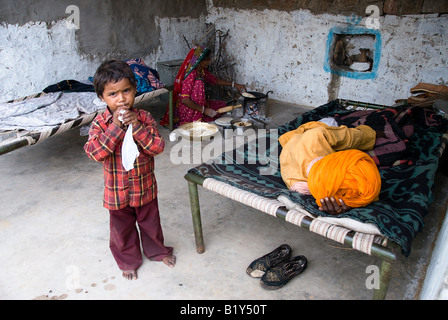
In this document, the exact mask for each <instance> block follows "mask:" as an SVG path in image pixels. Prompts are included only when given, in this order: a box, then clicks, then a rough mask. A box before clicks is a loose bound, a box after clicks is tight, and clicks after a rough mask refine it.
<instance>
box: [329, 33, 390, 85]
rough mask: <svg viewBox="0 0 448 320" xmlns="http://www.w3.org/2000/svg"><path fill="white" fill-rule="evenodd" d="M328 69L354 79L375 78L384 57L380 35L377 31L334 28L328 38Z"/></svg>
mask: <svg viewBox="0 0 448 320" xmlns="http://www.w3.org/2000/svg"><path fill="white" fill-rule="evenodd" d="M326 50H327V51H326V54H325V62H324V65H325V70H326V71H327V72H331V73H334V74H338V75H341V76H345V77H349V78H355V79H373V78H375V77H376V73H377V70H378V65H379V60H380V58H381V34H380V33H379V32H378V31H377V30H373V29H366V28H358V27H349V28H332V29H331V30H330V33H329V35H328V39H327V48H326Z"/></svg>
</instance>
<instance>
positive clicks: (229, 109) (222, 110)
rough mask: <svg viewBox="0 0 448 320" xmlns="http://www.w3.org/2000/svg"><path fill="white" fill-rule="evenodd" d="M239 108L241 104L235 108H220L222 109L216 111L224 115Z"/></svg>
mask: <svg viewBox="0 0 448 320" xmlns="http://www.w3.org/2000/svg"><path fill="white" fill-rule="evenodd" d="M241 107H242V105H241V104H239V105H236V106H228V107H222V108H219V109H218V113H226V112H229V111H232V110H233V109H236V108H241Z"/></svg>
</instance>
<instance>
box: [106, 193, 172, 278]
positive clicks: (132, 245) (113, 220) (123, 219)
mask: <svg viewBox="0 0 448 320" xmlns="http://www.w3.org/2000/svg"><path fill="white" fill-rule="evenodd" d="M109 213H110V243H109V245H110V250H111V251H112V255H113V256H114V258H115V261H117V264H118V267H119V268H120V269H121V270H137V269H138V267H140V265H141V264H142V251H141V248H140V237H141V244H142V247H143V253H144V254H145V256H146V257H147V258H148V259H151V260H156V261H160V260H162V259H163V258H165V257H166V256H168V255H171V254H172V252H173V248H171V247H165V245H164V244H163V241H164V240H163V232H162V227H161V225H160V217H159V206H158V202H157V198H156V199H154V200H152V201H151V202H150V203H148V204H146V205H143V206H141V207H137V208H133V207H129V206H127V207H125V208H123V209H120V210H109ZM136 223H137V225H138V228H139V230H140V236H139V231H138V230H137V225H136Z"/></svg>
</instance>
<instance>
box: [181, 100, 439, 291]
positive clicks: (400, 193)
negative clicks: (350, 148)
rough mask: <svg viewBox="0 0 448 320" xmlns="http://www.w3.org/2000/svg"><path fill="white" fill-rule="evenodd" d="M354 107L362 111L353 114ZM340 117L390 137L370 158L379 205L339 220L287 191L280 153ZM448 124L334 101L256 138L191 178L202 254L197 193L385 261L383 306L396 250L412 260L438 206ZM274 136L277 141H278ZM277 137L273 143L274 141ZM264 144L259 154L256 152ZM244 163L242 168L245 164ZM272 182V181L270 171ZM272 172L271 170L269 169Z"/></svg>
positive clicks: (422, 113) (427, 112) (414, 111)
mask: <svg viewBox="0 0 448 320" xmlns="http://www.w3.org/2000/svg"><path fill="white" fill-rule="evenodd" d="M359 106H362V107H363V108H362V109H363V110H359V108H357V107H359ZM353 107H356V108H353ZM324 117H335V118H336V119H338V121H339V123H340V124H344V125H347V126H349V127H350V126H358V125H360V124H367V125H369V126H371V127H373V128H374V129H375V130H379V131H384V132H385V133H386V137H387V139H383V140H381V139H377V141H376V144H375V148H374V149H373V151H372V152H370V155H371V156H372V157H373V158H374V160H375V161H376V163H377V165H378V167H379V169H380V174H381V179H382V189H381V193H380V200H379V201H376V202H373V203H371V204H369V205H368V206H366V207H363V208H356V209H352V210H350V211H348V212H346V213H344V214H342V215H339V216H338V217H334V216H329V215H327V214H325V213H323V212H321V211H319V210H318V207H317V205H316V203H315V200H314V198H313V197H312V196H307V195H301V194H299V193H297V192H294V191H291V190H288V189H287V187H286V185H285V184H284V182H283V180H282V178H281V174H280V170H279V164H278V156H279V155H280V152H281V146H280V145H279V143H278V140H277V139H278V137H279V136H280V135H282V134H283V133H285V132H288V131H290V130H294V129H296V128H298V127H299V126H300V125H301V124H303V123H306V122H309V121H317V120H320V119H322V118H324ZM446 130H447V120H445V119H444V118H443V117H442V116H439V115H436V114H435V113H434V112H433V111H432V110H431V109H427V108H421V107H412V106H406V105H402V106H397V107H384V106H378V105H373V104H366V103H356V102H353V101H342V100H335V101H332V102H330V103H328V104H326V105H323V106H320V107H318V108H316V109H313V110H311V111H309V112H306V113H305V114H303V115H302V116H299V117H298V118H296V119H294V120H293V121H291V122H290V123H288V124H285V125H283V126H281V127H279V128H278V129H277V130H271V132H270V133H268V134H267V136H264V137H260V136H258V137H257V138H256V140H255V142H254V141H252V142H248V143H247V144H246V145H245V146H244V148H235V149H234V150H233V152H230V153H229V152H225V153H223V154H222V155H221V156H219V157H218V158H217V159H213V160H211V161H207V163H203V164H201V165H199V166H197V167H195V168H192V169H190V170H189V171H188V173H187V174H186V176H185V179H186V180H187V181H188V186H189V193H190V202H191V203H190V204H191V213H192V218H193V226H194V232H195V241H196V247H197V251H198V252H199V253H202V252H204V250H205V248H204V240H203V234H202V224H201V214H200V206H199V197H198V190H197V185H202V186H203V187H204V188H206V189H208V190H211V191H213V192H216V193H218V194H220V195H223V196H225V197H228V198H230V199H233V200H235V201H238V202H240V203H243V204H246V205H248V206H250V207H253V208H255V209H257V210H260V211H262V212H265V213H267V214H270V215H272V216H275V217H278V218H282V219H284V220H286V221H287V222H290V223H293V224H295V225H297V226H300V227H303V228H306V229H309V231H311V232H315V233H317V234H320V235H322V236H324V237H327V238H330V239H332V240H335V241H338V242H340V243H342V244H345V245H348V246H350V247H352V248H354V249H356V250H359V251H361V252H364V253H366V254H369V255H373V256H376V257H379V258H380V259H381V260H382V264H381V270H380V286H379V288H375V291H374V298H375V299H384V298H385V295H386V293H387V289H388V285H389V280H390V271H391V267H392V264H393V263H394V262H395V261H396V259H397V256H396V249H397V247H398V248H401V251H402V252H403V254H404V255H406V256H407V255H409V253H410V251H411V245H412V240H413V239H414V237H415V236H416V234H417V233H418V232H419V231H420V230H421V228H422V227H423V218H424V217H425V215H427V213H428V206H429V204H430V203H431V202H432V200H433V185H434V176H435V172H436V170H437V168H438V164H439V158H440V157H441V155H442V152H443V150H444V148H445V145H446V142H447V137H446V135H445V134H444V133H445V132H446ZM273 134H275V136H274V139H272V135H273ZM270 136H271V137H270ZM259 144H263V148H262V149H263V150H266V152H261V153H260V152H259V148H258V145H259ZM241 159H244V161H241ZM273 164H274V170H272V174H260V173H261V172H262V171H263V170H265V171H264V172H265V173H266V172H267V171H266V170H268V169H269V168H271V169H272V166H273ZM268 167H269V168H268Z"/></svg>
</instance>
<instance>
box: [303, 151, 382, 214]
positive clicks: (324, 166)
mask: <svg viewBox="0 0 448 320" xmlns="http://www.w3.org/2000/svg"><path fill="white" fill-rule="evenodd" d="M308 187H309V189H310V192H311V194H312V195H313V197H314V198H315V199H316V203H317V205H318V206H321V203H320V199H322V198H325V197H334V198H335V199H336V200H337V201H338V202H339V199H342V200H344V202H345V204H347V206H350V207H352V208H356V207H363V206H366V205H368V204H369V203H371V202H373V201H376V200H378V195H379V194H380V190H381V177H380V173H379V171H378V168H377V166H376V164H375V162H374V161H373V159H372V158H371V157H370V156H369V155H368V154H367V153H365V152H362V151H359V150H354V149H353V150H345V151H339V152H334V153H331V154H329V155H327V156H325V157H323V158H322V159H321V160H319V161H317V162H316V163H315V164H314V165H313V166H312V167H311V170H310V172H309V175H308Z"/></svg>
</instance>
